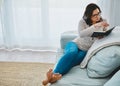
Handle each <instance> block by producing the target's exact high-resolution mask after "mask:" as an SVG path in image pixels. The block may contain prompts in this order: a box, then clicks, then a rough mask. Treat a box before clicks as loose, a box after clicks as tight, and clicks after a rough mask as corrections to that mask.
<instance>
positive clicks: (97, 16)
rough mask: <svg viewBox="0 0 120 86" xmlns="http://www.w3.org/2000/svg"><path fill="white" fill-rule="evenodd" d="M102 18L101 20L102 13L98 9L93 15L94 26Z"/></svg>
mask: <svg viewBox="0 0 120 86" xmlns="http://www.w3.org/2000/svg"><path fill="white" fill-rule="evenodd" d="M100 18H101V15H100V11H99V9H98V8H97V9H95V10H94V11H93V13H92V16H91V20H92V23H93V24H95V23H97V22H98V21H100Z"/></svg>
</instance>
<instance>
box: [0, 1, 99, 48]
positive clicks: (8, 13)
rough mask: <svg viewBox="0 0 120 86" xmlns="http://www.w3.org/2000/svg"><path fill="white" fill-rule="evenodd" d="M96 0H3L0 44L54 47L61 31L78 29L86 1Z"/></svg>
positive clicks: (11, 46) (24, 46) (57, 43)
mask: <svg viewBox="0 0 120 86" xmlns="http://www.w3.org/2000/svg"><path fill="white" fill-rule="evenodd" d="M93 2H94V3H96V2H97V0H4V1H3V3H2V8H1V15H0V20H1V23H0V46H1V47H4V48H7V49H14V48H20V49H38V50H43V49H44V50H48V49H50V50H53V49H57V48H58V47H59V45H60V44H59V40H60V35H61V33H62V32H64V31H68V30H77V26H78V21H79V20H80V19H81V18H82V15H83V12H84V10H85V9H84V8H85V7H86V5H87V4H88V3H93Z"/></svg>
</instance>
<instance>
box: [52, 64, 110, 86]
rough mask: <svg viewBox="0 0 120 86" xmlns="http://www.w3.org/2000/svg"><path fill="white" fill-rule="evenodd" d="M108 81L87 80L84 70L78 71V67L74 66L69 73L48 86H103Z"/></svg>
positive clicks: (105, 79) (104, 79)
mask: <svg viewBox="0 0 120 86" xmlns="http://www.w3.org/2000/svg"><path fill="white" fill-rule="evenodd" d="M108 79H109V78H103V79H92V78H89V77H88V75H87V72H86V69H80V66H75V67H73V68H72V69H71V70H70V71H69V73H67V74H66V75H64V76H63V77H62V78H61V79H60V80H58V81H57V82H56V83H54V84H51V85H50V86H103V85H104V83H105V82H106V81H107V80H108Z"/></svg>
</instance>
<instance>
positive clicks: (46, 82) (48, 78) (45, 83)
mask: <svg viewBox="0 0 120 86" xmlns="http://www.w3.org/2000/svg"><path fill="white" fill-rule="evenodd" d="M46 77H47V79H46V80H43V81H42V84H43V85H44V86H45V85H47V84H48V83H49V82H50V80H51V78H52V69H49V71H48V72H47V73H46Z"/></svg>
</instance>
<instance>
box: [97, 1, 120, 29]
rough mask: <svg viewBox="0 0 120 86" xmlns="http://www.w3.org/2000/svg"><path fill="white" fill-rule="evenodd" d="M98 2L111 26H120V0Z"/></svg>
mask: <svg viewBox="0 0 120 86" xmlns="http://www.w3.org/2000/svg"><path fill="white" fill-rule="evenodd" d="M98 3H99V5H100V8H101V9H102V14H103V16H104V17H105V18H106V19H107V20H108V22H109V23H110V27H113V26H120V10H119V8H120V0H99V1H98Z"/></svg>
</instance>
